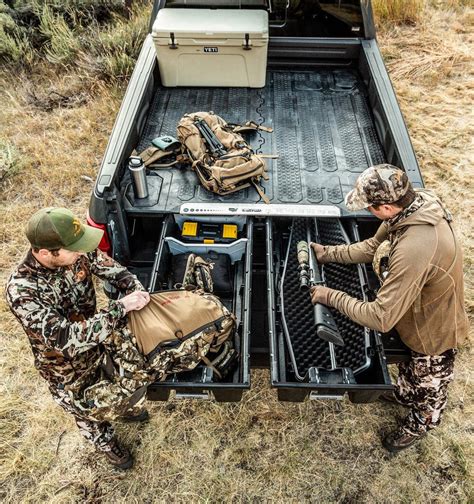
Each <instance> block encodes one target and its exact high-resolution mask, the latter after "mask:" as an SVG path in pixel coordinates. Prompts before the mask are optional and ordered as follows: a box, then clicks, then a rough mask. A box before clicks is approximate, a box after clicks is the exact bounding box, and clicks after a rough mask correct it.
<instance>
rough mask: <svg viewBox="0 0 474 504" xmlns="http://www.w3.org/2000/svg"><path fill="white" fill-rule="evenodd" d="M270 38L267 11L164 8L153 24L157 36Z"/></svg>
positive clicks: (154, 35) (154, 34)
mask: <svg viewBox="0 0 474 504" xmlns="http://www.w3.org/2000/svg"><path fill="white" fill-rule="evenodd" d="M170 33H174V34H175V37H176V38H178V37H180V36H181V37H194V38H207V39H212V38H216V39H217V38H225V39H241V38H242V37H243V35H244V34H245V33H248V34H249V35H250V36H251V37H253V38H262V39H267V38H268V12H267V11H264V10H245V9H222V10H215V9H166V8H165V9H161V10H159V11H158V15H157V17H156V20H155V22H154V24H153V30H152V34H153V37H155V38H161V37H165V38H166V39H168V38H169V36H170Z"/></svg>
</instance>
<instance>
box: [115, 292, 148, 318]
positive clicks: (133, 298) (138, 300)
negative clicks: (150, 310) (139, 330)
mask: <svg viewBox="0 0 474 504" xmlns="http://www.w3.org/2000/svg"><path fill="white" fill-rule="evenodd" d="M118 302H119V303H122V304H123V306H124V308H125V312H126V313H128V312H130V311H133V310H141V309H142V308H143V307H144V306H146V305H147V304H148V303H149V302H150V294H149V293H148V292H146V291H135V292H132V293H131V294H127V295H126V296H124V297H123V298H120V299H119V300H118Z"/></svg>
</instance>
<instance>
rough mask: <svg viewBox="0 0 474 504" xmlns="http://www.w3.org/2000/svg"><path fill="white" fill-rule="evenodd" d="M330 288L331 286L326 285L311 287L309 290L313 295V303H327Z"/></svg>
mask: <svg viewBox="0 0 474 504" xmlns="http://www.w3.org/2000/svg"><path fill="white" fill-rule="evenodd" d="M330 290H331V289H330V288H329V287H324V286H322V285H315V286H314V287H311V289H310V291H309V293H310V295H311V302H312V303H313V304H316V303H321V304H324V305H327V304H328V295H329V292H330Z"/></svg>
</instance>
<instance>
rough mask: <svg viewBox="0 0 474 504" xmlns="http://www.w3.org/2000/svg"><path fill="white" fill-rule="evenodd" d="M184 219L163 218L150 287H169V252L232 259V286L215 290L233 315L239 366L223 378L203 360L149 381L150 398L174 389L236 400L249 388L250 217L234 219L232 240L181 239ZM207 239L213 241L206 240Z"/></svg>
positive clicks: (202, 396) (180, 395) (165, 396)
mask: <svg viewBox="0 0 474 504" xmlns="http://www.w3.org/2000/svg"><path fill="white" fill-rule="evenodd" d="M182 225H183V222H180V221H179V220H178V219H176V220H175V218H174V217H173V216H171V215H170V216H169V217H167V218H166V220H165V222H164V224H163V227H162V232H161V237H160V240H159V243H158V249H157V252H156V259H155V262H154V264H153V269H152V273H151V280H150V284H149V290H150V291H156V290H161V289H168V288H170V287H172V286H173V285H172V283H173V271H172V264H173V256H174V255H175V256H176V255H178V254H182V253H186V252H194V253H197V254H199V255H202V256H203V257H209V256H211V257H212V256H213V254H215V255H216V257H217V254H222V255H227V256H229V258H230V261H229V262H230V276H231V285H232V287H233V288H232V289H231V290H230V291H229V290H228V291H227V292H226V293H224V294H222V293H220V292H216V294H217V295H219V297H220V299H221V300H222V301H223V302H224V304H226V306H227V307H228V308H229V309H230V310H232V312H233V313H234V314H235V316H236V318H237V328H236V331H235V334H234V345H235V348H236V349H237V351H238V352H239V362H238V366H237V367H236V369H235V370H234V372H233V373H230V374H229V376H227V377H226V378H225V379H224V380H223V381H219V380H218V379H217V377H215V376H214V374H213V372H212V369H210V368H208V367H206V366H204V365H202V366H198V367H197V368H196V369H194V370H193V371H189V372H185V373H179V374H174V375H172V376H169V377H168V378H167V379H166V380H165V381H162V382H156V383H153V384H152V385H151V386H150V387H149V388H148V398H149V399H150V400H155V401H166V400H168V398H169V396H170V393H171V391H172V390H175V391H176V397H178V398H194V399H211V398H214V399H215V400H216V401H218V402H220V401H239V400H240V399H241V398H242V393H243V391H244V390H246V389H248V388H249V387H250V363H249V337H250V298H251V285H252V230H253V222H252V220H247V219H243V220H242V219H241V220H240V221H239V222H238V227H239V231H238V235H239V238H238V239H236V240H235V241H234V242H233V243H215V244H210V243H209V244H204V243H192V242H185V241H182V239H181V234H182ZM208 241H211V240H208Z"/></svg>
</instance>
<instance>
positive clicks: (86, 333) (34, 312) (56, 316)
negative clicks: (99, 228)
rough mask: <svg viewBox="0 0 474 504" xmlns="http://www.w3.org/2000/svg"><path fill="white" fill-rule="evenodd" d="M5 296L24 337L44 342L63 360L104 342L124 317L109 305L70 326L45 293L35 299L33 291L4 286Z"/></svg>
mask: <svg viewBox="0 0 474 504" xmlns="http://www.w3.org/2000/svg"><path fill="white" fill-rule="evenodd" d="M6 294H7V301H8V304H9V305H10V308H11V310H12V312H13V314H14V315H15V316H16V318H17V319H18V320H19V321H20V323H21V325H22V326H23V328H24V330H25V331H26V332H27V334H28V336H29V337H30V338H31V336H33V337H35V338H38V339H40V340H41V341H44V343H45V344H46V345H47V346H48V347H51V348H53V349H54V350H57V351H59V352H61V353H62V354H63V355H64V356H65V357H66V358H73V357H74V356H76V355H77V354H80V353H82V352H87V351H88V350H90V349H91V348H94V347H95V346H97V345H98V344H100V343H102V342H103V341H105V339H106V338H107V337H108V336H109V335H110V334H111V333H112V331H113V330H114V328H115V325H116V324H117V323H118V322H119V321H120V319H122V318H123V317H125V315H126V312H125V308H124V306H123V305H122V304H121V303H120V302H112V303H111V304H110V305H109V308H108V309H107V310H102V311H100V312H99V313H97V314H96V315H94V316H93V317H90V318H89V319H86V320H83V321H79V322H71V321H69V320H68V319H67V318H65V317H64V316H62V315H61V314H60V313H59V312H58V311H57V310H56V309H55V308H54V301H53V300H51V299H49V298H48V296H47V295H46V294H45V293H43V295H42V296H38V293H37V292H35V291H34V290H31V291H30V290H29V289H27V288H25V286H21V287H19V286H17V285H14V284H13V285H9V286H8V288H7V292H6Z"/></svg>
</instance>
